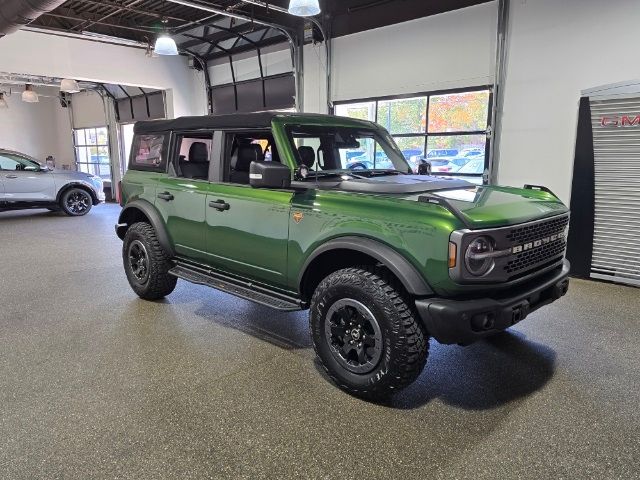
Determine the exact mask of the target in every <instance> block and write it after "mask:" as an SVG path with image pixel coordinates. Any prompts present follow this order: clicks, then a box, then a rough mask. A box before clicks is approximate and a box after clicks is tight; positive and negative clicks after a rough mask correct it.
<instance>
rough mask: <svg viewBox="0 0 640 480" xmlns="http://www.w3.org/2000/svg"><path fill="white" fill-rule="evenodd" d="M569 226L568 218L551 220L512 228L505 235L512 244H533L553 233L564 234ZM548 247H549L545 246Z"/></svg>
mask: <svg viewBox="0 0 640 480" xmlns="http://www.w3.org/2000/svg"><path fill="white" fill-rule="evenodd" d="M568 224H569V217H568V216H564V217H560V218H553V219H551V220H547V221H542V222H538V223H531V224H529V225H525V226H524V227H518V228H513V229H511V230H510V231H509V233H508V234H507V237H506V238H507V240H508V241H510V242H513V243H514V244H519V243H527V242H533V241H535V240H539V239H540V238H545V237H548V236H550V235H553V234H555V233H560V232H564V229H565V228H567V225H568ZM547 246H549V245H547Z"/></svg>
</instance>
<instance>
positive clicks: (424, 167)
mask: <svg viewBox="0 0 640 480" xmlns="http://www.w3.org/2000/svg"><path fill="white" fill-rule="evenodd" d="M418 175H431V162H420V164H419V165H418Z"/></svg>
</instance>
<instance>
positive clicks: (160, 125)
mask: <svg viewBox="0 0 640 480" xmlns="http://www.w3.org/2000/svg"><path fill="white" fill-rule="evenodd" d="M275 117H282V118H289V119H291V121H292V122H314V121H319V122H323V123H324V122H327V120H329V119H335V120H338V119H339V120H340V122H341V123H345V122H347V123H349V124H351V125H353V126H360V127H367V128H371V127H372V126H374V124H373V123H372V122H368V121H365V120H356V119H352V118H347V117H336V116H334V115H321V114H317V113H313V114H312V113H286V112H259V113H234V114H228V115H202V116H197V117H180V118H176V119H173V120H147V121H143V122H137V123H136V124H135V126H134V132H135V133H141V134H145V133H162V132H170V131H181V130H199V129H217V128H219V129H223V128H260V129H262V128H271V121H272V120H273V119H274V118H275Z"/></svg>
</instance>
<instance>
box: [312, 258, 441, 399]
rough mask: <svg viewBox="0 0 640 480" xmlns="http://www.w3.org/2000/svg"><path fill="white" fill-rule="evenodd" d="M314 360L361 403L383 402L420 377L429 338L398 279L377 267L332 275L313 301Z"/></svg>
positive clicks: (341, 271)
mask: <svg viewBox="0 0 640 480" xmlns="http://www.w3.org/2000/svg"><path fill="white" fill-rule="evenodd" d="M310 329H311V335H312V337H313V344H314V348H315V350H316V354H317V355H318V357H319V358H320V361H321V363H322V365H323V367H324V368H325V370H326V371H327V374H328V375H329V376H330V377H331V379H332V380H333V381H334V382H335V383H336V384H337V385H338V386H340V387H341V388H342V389H344V390H346V391H347V392H349V393H352V394H354V395H358V396H363V397H372V398H375V397H384V396H387V395H389V394H390V393H393V392H395V391H398V390H400V389H402V388H404V387H406V386H408V385H409V384H411V383H412V382H413V381H414V380H415V379H416V378H417V377H418V375H420V372H422V369H423V368H424V365H425V363H426V360H427V355H428V348H429V345H428V340H429V338H428V336H427V334H426V332H425V330H424V328H423V326H422V324H421V323H420V322H419V320H417V319H416V315H415V314H414V312H413V309H412V308H411V307H410V306H409V304H408V301H406V300H405V298H404V295H403V290H402V287H401V286H400V285H398V284H397V282H396V281H395V279H394V278H392V277H391V276H390V275H388V274H387V273H386V272H385V271H383V270H381V269H376V268H373V267H359V268H346V269H344V270H339V271H337V272H334V273H332V274H331V275H329V276H328V277H327V278H325V279H324V280H323V281H322V282H321V283H320V285H319V286H318V288H317V289H316V291H315V293H314V295H313V298H312V299H311V311H310Z"/></svg>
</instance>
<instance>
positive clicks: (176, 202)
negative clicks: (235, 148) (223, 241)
mask: <svg viewBox="0 0 640 480" xmlns="http://www.w3.org/2000/svg"><path fill="white" fill-rule="evenodd" d="M213 135H214V134H213V132H212V131H206V130H199V131H191V132H177V133H174V134H173V135H172V139H171V146H170V148H169V162H168V173H167V175H164V176H162V178H160V180H159V181H158V184H157V190H156V199H155V206H156V208H157V209H158V211H159V212H160V213H161V214H162V217H163V219H164V222H165V224H166V225H167V229H168V231H169V235H170V236H171V238H172V240H173V242H174V245H175V249H176V253H177V254H178V255H181V256H184V257H188V258H190V259H192V260H196V261H201V262H203V261H206V260H207V254H206V251H207V247H206V243H205V224H206V209H205V204H206V200H207V193H208V191H209V169H210V168H209V167H210V160H211V148H212V144H213Z"/></svg>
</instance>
